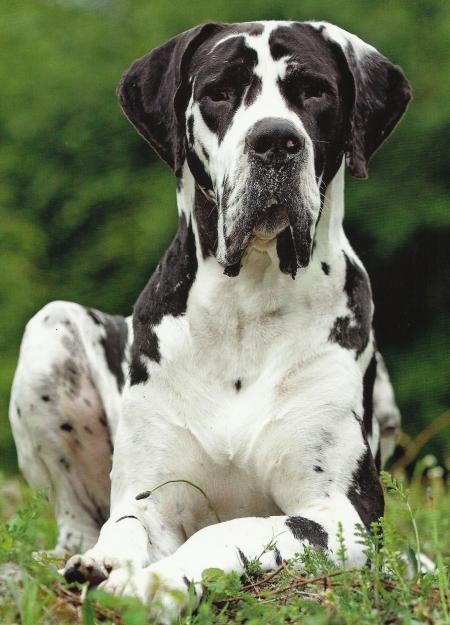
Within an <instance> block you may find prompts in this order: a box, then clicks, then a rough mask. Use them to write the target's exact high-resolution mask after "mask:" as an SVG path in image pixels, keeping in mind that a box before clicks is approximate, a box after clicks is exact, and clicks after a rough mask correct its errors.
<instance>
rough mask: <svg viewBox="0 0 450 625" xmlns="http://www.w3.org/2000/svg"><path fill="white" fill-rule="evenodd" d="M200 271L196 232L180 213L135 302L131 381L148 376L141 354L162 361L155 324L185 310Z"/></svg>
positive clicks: (145, 378) (133, 382) (134, 382)
mask: <svg viewBox="0 0 450 625" xmlns="http://www.w3.org/2000/svg"><path fill="white" fill-rule="evenodd" d="M196 273H197V256H196V249H195V239H194V233H193V231H192V226H191V224H189V225H188V224H187V222H186V218H185V216H184V215H181V217H180V221H179V227H178V232H177V234H176V235H175V238H174V240H173V241H172V243H171V245H170V247H169V249H168V250H167V251H166V253H165V254H164V256H163V258H162V260H161V261H160V263H159V264H158V267H157V268H156V271H155V272H154V274H153V275H152V277H151V278H150V280H149V281H148V283H147V285H146V287H145V289H144V290H143V291H142V293H141V295H140V296H139V299H138V301H137V303H136V306H135V308H134V313H133V328H134V341H133V345H132V348H131V364H130V384H131V385H134V384H140V383H141V382H145V381H146V380H147V379H148V372H147V369H146V368H145V367H144V365H143V364H142V361H141V354H142V355H144V356H146V357H147V358H149V359H150V360H153V361H154V362H159V361H160V358H161V355H160V352H159V345H158V337H157V336H156V334H155V332H154V330H153V327H154V326H155V325H158V323H160V321H161V319H162V318H163V316H164V315H172V316H174V317H178V316H179V315H182V314H183V313H184V312H185V311H186V303H187V298H188V294H189V290H190V288H191V286H192V283H193V281H194V279H195V276H196Z"/></svg>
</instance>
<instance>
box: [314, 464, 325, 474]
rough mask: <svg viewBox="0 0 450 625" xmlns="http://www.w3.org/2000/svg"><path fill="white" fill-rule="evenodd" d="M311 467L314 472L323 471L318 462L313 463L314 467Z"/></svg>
mask: <svg viewBox="0 0 450 625" xmlns="http://www.w3.org/2000/svg"><path fill="white" fill-rule="evenodd" d="M313 469H314V471H315V472H316V473H323V469H322V467H321V466H319V465H318V464H315V465H314V467H313Z"/></svg>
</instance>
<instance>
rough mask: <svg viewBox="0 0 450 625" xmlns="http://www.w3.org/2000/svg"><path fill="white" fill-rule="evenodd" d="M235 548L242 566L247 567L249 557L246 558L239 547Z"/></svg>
mask: <svg viewBox="0 0 450 625" xmlns="http://www.w3.org/2000/svg"><path fill="white" fill-rule="evenodd" d="M236 549H237V552H238V555H239V559H240V561H241V562H242V566H243V567H244V569H247V567H248V565H249V559H248V558H247V556H246V555H245V553H244V552H243V551H242V550H241V549H239V547H236Z"/></svg>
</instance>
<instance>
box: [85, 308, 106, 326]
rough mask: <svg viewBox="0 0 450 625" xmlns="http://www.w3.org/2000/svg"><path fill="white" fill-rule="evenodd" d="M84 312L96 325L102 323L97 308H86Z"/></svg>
mask: <svg viewBox="0 0 450 625" xmlns="http://www.w3.org/2000/svg"><path fill="white" fill-rule="evenodd" d="M86 312H87V314H88V315H89V317H90V318H91V319H92V321H93V322H94V323H95V324H96V325H98V326H100V325H102V321H101V319H100V314H101V313H99V312H98V311H97V310H93V309H92V308H86Z"/></svg>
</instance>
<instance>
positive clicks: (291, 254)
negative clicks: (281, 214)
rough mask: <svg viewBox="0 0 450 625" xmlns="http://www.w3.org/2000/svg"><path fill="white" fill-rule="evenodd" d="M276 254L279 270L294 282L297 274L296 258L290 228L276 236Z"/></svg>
mask: <svg viewBox="0 0 450 625" xmlns="http://www.w3.org/2000/svg"><path fill="white" fill-rule="evenodd" d="M277 254H278V260H279V261H280V270H281V271H282V272H283V273H288V274H290V275H291V276H292V279H293V280H295V276H296V274H297V257H296V255H295V248H294V241H293V240H292V234H291V230H290V228H285V229H284V230H283V231H282V232H280V234H279V235H278V236H277Z"/></svg>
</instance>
